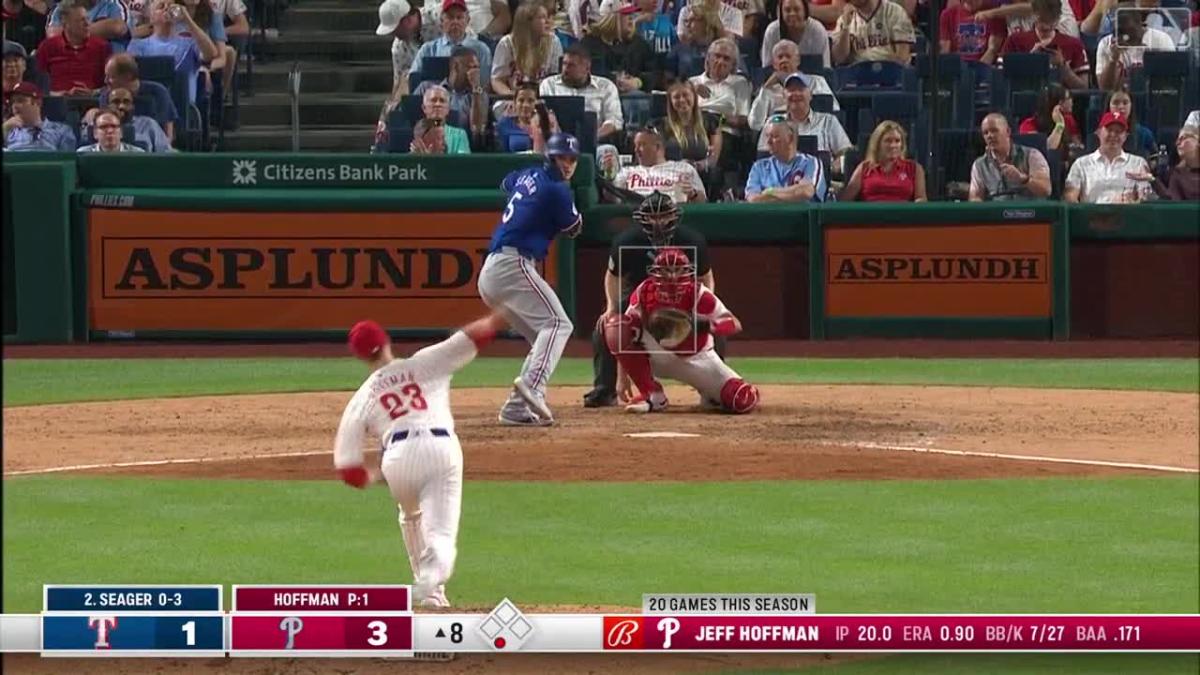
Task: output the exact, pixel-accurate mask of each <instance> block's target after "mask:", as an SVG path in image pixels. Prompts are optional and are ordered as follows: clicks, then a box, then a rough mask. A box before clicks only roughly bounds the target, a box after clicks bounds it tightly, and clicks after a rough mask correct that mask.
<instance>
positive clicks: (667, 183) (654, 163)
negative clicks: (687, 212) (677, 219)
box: [613, 127, 708, 203]
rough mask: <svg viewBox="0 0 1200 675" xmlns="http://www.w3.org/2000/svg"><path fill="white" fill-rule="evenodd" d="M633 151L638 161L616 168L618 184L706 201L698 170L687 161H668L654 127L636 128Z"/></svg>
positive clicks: (680, 200) (685, 199)
mask: <svg viewBox="0 0 1200 675" xmlns="http://www.w3.org/2000/svg"><path fill="white" fill-rule="evenodd" d="M633 153H634V156H635V157H637V164H635V165H633V166H627V167H623V168H622V169H621V170H620V171H618V172H617V177H616V178H615V179H613V183H614V184H615V185H616V186H617V187H619V188H622V189H625V190H630V191H632V192H636V193H638V194H640V195H643V196H649V195H650V193H652V192H654V191H655V190H658V191H660V192H664V193H666V194H668V195H670V196H671V198H672V199H674V200H675V201H676V202H677V203H684V202H704V201H708V196H707V195H706V194H705V192H704V181H702V180H701V179H700V174H698V173H696V169H695V168H694V167H693V166H692V165H691V164H689V163H688V162H681V161H676V162H668V161H667V156H666V149H665V147H664V145H663V138H662V136H660V135H659V133H658V132H657V131H655V130H654V129H653V128H651V127H647V128H645V129H642V130H640V131H638V132H637V136H634V139H633Z"/></svg>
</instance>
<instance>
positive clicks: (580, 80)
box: [538, 43, 625, 142]
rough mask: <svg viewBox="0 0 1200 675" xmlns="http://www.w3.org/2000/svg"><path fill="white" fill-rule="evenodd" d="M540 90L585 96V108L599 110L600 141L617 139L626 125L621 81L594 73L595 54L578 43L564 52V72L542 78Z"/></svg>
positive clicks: (597, 111) (596, 112) (597, 116)
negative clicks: (618, 90)
mask: <svg viewBox="0 0 1200 675" xmlns="http://www.w3.org/2000/svg"><path fill="white" fill-rule="evenodd" d="M538 94H539V95H541V96H543V97H545V96H582V97H583V109H584V110H585V111H587V112H591V113H595V114H596V125H597V129H596V136H597V140H598V141H600V142H615V141H617V140H619V139H617V138H616V136H617V135H618V134H619V133H620V131H621V129H622V128H623V127H624V126H625V114H624V113H623V112H621V98H620V95H619V94H618V93H617V85H615V84H613V82H612V80H610V79H608V78H606V77H600V76H599V75H593V74H592V55H591V52H589V51H588V50H587V47H584V46H583V45H581V44H579V43H576V44H573V45H571V46H570V47H568V48H567V49H566V52H565V53H564V54H563V61H562V72H561V73H559V74H558V75H552V76H550V77H547V78H546V79H544V80H542V84H541V85H540V86H539V87H538Z"/></svg>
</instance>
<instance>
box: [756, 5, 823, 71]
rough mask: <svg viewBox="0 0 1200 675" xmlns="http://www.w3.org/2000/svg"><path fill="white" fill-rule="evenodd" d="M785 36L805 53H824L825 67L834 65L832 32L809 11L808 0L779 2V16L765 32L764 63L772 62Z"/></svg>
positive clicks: (763, 43)
mask: <svg viewBox="0 0 1200 675" xmlns="http://www.w3.org/2000/svg"><path fill="white" fill-rule="evenodd" d="M781 40H790V41H792V42H793V43H795V45H796V47H797V48H798V49H799V50H800V53H801V54H804V55H809V54H820V55H821V58H822V61H824V64H825V67H826V68H828V67H830V65H829V64H830V60H829V33H827V32H826V31H825V26H824V25H823V24H822V23H821V22H820V21H817V20H816V19H814V18H812V17H811V16H810V15H809V10H808V0H783V2H781V3H779V18H778V19H776V20H774V21H772V22H771V23H770V24H769V25H768V26H767V31H766V33H764V34H763V42H762V62H763V65H766V64H768V63H770V62H771V56H772V55H773V54H774V51H773V49H774V47H775V44H776V43H778V42H780V41H781Z"/></svg>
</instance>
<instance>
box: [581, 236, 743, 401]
mask: <svg viewBox="0 0 1200 675" xmlns="http://www.w3.org/2000/svg"><path fill="white" fill-rule="evenodd" d="M741 330H742V324H741V322H740V321H738V318H737V317H736V316H734V315H733V313H732V312H730V311H729V310H728V309H727V308H726V307H725V304H724V303H722V302H721V299H720V298H718V297H717V296H716V295H715V294H713V292H712V291H710V290H708V289H707V288H705V287H704V286H702V285H700V284H699V283H697V281H696V267H695V266H694V265H692V263H691V261H690V260H688V257H687V254H686V253H684V252H683V250H682V249H679V248H675V247H667V248H663V249H661V250H659V252H658V255H657V256H655V258H654V264H652V265H651V266H650V276H649V278H647V279H646V280H645V281H643V282H642V283H641V284H639V285H638V287H637V288H636V289H635V290H634V291H633V294H632V295H631V296H630V298H629V308H628V309H627V310H626V311H625V313H624V314H620V315H617V316H610V317H609V318H608V319H607V320H606V321H605V340H606V342H607V344H608V348H609V350H611V351H612V353H613V355H614V356H615V357H616V358H617V361H619V362H620V364H621V368H622V369H623V370H624V371H625V372H626V373H627V374H628V375H629V379H630V380H631V381H632V382H633V384H634V385H635V386H636V387H637V389H638V393H639V395H638V396H636V397H633V399H632V401H631V402H630V403H629V404H628V405H627V406H625V409H626V410H628V411H629V412H634V413H651V412H658V411H661V410H664V409H666V407H667V395H666V393H665V392H663V388H662V385H661V384H660V383H659V382H658V380H657V379H656V376H662V377H669V378H672V379H675V380H679V381H680V382H683V383H686V384H689V385H691V386H692V387H694V388H695V389H696V391H698V392H699V393H700V395H701V396H702V397H703V398H705V399H707V400H714V401H720V403H721V408H722V409H723V410H725V411H726V412H731V413H738V414H741V413H748V412H750V411H752V410H754V408H755V407H756V406H757V405H758V400H759V395H758V389H757V388H756V387H754V385H751V384H748V383H747V382H746V381H745V380H743V379H742V378H741V377H740V376H739V375H738V374H737V373H736V372H734V370H733V369H732V368H730V367H729V366H728V365H726V364H725V362H724V361H722V360H721V357H719V356H717V353H716V351H715V350H714V349H713V336H714V335H718V336H719V335H733V334H735V333H738V332H740V331H741Z"/></svg>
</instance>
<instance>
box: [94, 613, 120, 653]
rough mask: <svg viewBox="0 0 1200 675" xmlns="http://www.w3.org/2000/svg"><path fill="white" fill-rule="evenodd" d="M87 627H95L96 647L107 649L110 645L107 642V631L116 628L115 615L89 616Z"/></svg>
mask: <svg viewBox="0 0 1200 675" xmlns="http://www.w3.org/2000/svg"><path fill="white" fill-rule="evenodd" d="M87 625H88V628H95V629H96V645H95V646H96V649H109V648H110V647H112V645H110V644H108V633H109V631H114V630H116V629H117V617H115V616H89V617H88V624H87Z"/></svg>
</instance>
